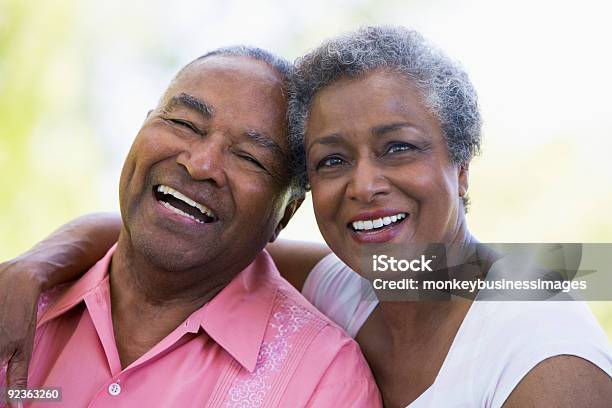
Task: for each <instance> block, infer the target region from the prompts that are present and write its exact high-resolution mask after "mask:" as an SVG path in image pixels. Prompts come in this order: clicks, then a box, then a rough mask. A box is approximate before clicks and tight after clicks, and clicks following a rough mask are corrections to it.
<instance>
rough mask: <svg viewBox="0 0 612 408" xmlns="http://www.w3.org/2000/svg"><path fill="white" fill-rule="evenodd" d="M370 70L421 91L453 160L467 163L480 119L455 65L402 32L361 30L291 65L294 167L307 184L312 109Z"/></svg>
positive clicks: (478, 135)
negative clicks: (398, 77)
mask: <svg viewBox="0 0 612 408" xmlns="http://www.w3.org/2000/svg"><path fill="white" fill-rule="evenodd" d="M374 69H388V70H392V71H394V72H398V73H400V74H403V75H405V76H406V77H407V78H408V79H410V80H411V81H413V82H414V83H415V84H416V85H417V86H418V88H419V89H420V90H421V92H423V96H424V103H425V105H426V106H427V107H428V108H429V110H430V111H431V112H432V113H433V114H434V115H435V116H436V117H437V118H438V119H439V121H440V124H441V128H442V131H443V132H444V136H445V138H446V144H447V147H448V152H449V156H450V158H451V160H452V161H453V162H455V163H457V164H464V163H467V162H469V161H470V160H471V159H472V158H473V157H474V156H475V155H477V154H478V153H479V152H480V144H481V118H480V112H479V110H478V103H477V96H476V91H475V90H474V87H473V85H472V83H471V82H470V80H469V78H468V76H467V73H466V72H465V71H464V69H463V68H462V67H461V65H459V63H458V62H456V61H454V60H452V59H451V58H449V57H448V56H446V55H445V54H444V53H443V52H442V51H441V50H439V49H438V48H435V47H433V46H432V45H430V44H429V43H428V42H427V41H426V40H425V39H424V38H423V37H422V36H421V35H420V34H419V33H418V32H416V31H414V30H410V29H407V28H403V27H388V26H374V27H363V28H361V29H359V30H357V31H355V32H352V33H348V34H344V35H341V36H338V37H335V38H333V39H331V40H328V41H327V42H325V43H323V44H322V45H321V46H319V47H318V48H316V49H314V50H313V51H311V52H309V53H308V54H306V55H304V56H303V57H301V58H298V60H297V61H296V63H295V66H294V72H293V76H292V82H291V86H290V98H289V112H288V115H289V129H290V141H291V146H292V153H293V157H292V159H293V161H294V163H293V164H294V166H296V168H297V173H298V175H299V177H300V180H301V183H303V185H304V186H306V185H307V182H308V181H307V176H306V164H305V156H304V147H303V146H304V135H305V132H306V122H307V119H308V111H309V108H310V104H311V102H312V100H313V98H314V97H315V95H316V94H317V92H319V91H320V90H321V89H323V88H325V87H326V86H327V85H329V84H331V83H332V82H334V81H336V80H338V79H340V78H343V77H356V76H359V75H363V74H364V73H366V72H368V71H371V70H374Z"/></svg>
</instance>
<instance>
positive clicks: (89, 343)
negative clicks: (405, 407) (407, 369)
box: [0, 247, 381, 407]
mask: <svg viewBox="0 0 612 408" xmlns="http://www.w3.org/2000/svg"><path fill="white" fill-rule="evenodd" d="M114 250H115V248H114V247H113V248H112V249H111V250H110V251H109V252H108V254H107V255H106V256H105V257H104V258H103V259H101V260H100V261H99V262H98V263H97V264H96V265H95V266H94V267H92V268H91V269H90V270H89V271H88V272H87V273H86V274H85V275H84V276H83V277H82V278H81V279H79V280H78V281H77V282H76V283H75V284H74V285H72V286H70V287H69V288H68V289H67V290H65V291H64V292H63V293H62V294H61V295H60V296H59V298H58V300H57V301H56V302H54V303H53V304H52V305H51V306H50V307H49V308H48V309H47V310H46V311H44V312H43V313H42V315H41V316H40V318H39V321H38V326H37V334H36V339H35V343H34V352H33V355H32V360H31V362H30V370H29V380H28V387H29V388H38V387H50V386H59V387H61V388H62V404H58V403H56V402H48V403H36V404H33V406H37V407H39V406H41V407H42V406H49V407H57V406H58V405H65V406H71V407H134V406H146V407H173V406H176V407H179V406H180V407H190V406H199V407H202V406H206V407H304V406H308V407H310V406H312V407H337V406H347V407H348V406H350V407H379V406H381V400H380V395H379V392H378V389H377V388H376V385H375V383H374V379H373V378H372V374H371V372H370V369H369V367H368V365H367V364H366V362H365V360H364V358H363V356H362V354H361V352H360V350H359V346H358V345H357V344H356V343H355V342H354V341H353V340H352V339H350V338H349V337H348V336H347V335H346V334H345V333H344V332H343V331H342V330H341V329H339V328H338V327H337V326H335V325H334V324H333V323H331V322H330V321H329V320H328V319H327V318H326V317H324V316H323V315H322V314H321V313H320V312H318V311H317V310H316V309H315V308H314V307H313V306H312V305H311V304H309V303H308V302H307V301H306V300H305V299H304V298H303V297H302V296H301V295H300V294H299V293H298V292H297V291H296V290H295V289H294V288H293V287H291V286H290V285H289V284H288V283H287V282H286V281H285V280H284V279H283V278H281V277H280V275H279V273H278V271H277V270H276V267H275V266H274V263H273V262H272V260H271V258H270V256H269V255H268V254H267V253H266V252H265V251H264V252H262V253H261V254H259V255H258V257H257V258H256V259H255V261H253V263H252V264H251V265H249V266H248V267H247V268H246V269H245V270H243V271H242V272H241V273H240V274H239V275H238V276H236V278H234V279H233V280H232V281H231V282H230V284H229V285H228V286H227V287H225V288H224V289H223V290H222V291H221V292H219V294H218V295H217V296H215V297H214V298H213V299H212V300H211V301H210V302H208V303H207V304H205V305H204V306H202V307H201V308H200V309H198V310H196V311H195V312H193V313H192V314H191V315H190V316H189V317H188V318H187V319H186V320H185V321H184V322H183V323H182V324H181V325H179V326H178V327H177V328H176V329H175V330H174V331H173V332H172V333H170V334H169V335H168V336H167V337H166V338H165V339H163V340H162V341H161V342H160V343H158V344H157V345H156V346H154V347H153V348H152V349H151V350H149V351H148V352H147V353H145V354H144V355H143V356H141V357H140V358H139V359H138V360H136V361H135V362H133V363H132V364H131V365H130V366H128V367H126V368H123V369H122V368H121V364H120V360H119V354H118V352H117V347H116V344H115V338H114V335H113V324H112V317H111V310H110V307H111V303H110V293H109V280H108V268H109V263H110V259H111V256H112V254H113V252H114ZM2 380H3V379H0V382H3V381H2Z"/></svg>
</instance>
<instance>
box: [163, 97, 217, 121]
mask: <svg viewBox="0 0 612 408" xmlns="http://www.w3.org/2000/svg"><path fill="white" fill-rule="evenodd" d="M176 106H183V107H185V108H187V109H191V110H194V111H196V112H198V113H199V114H200V115H202V116H203V117H204V118H205V119H210V118H212V117H213V115H214V110H213V109H212V107H211V106H209V105H208V104H207V103H206V102H204V101H203V100H202V99H199V98H196V97H195V96H192V95H189V94H186V93H184V92H181V93H180V94H178V95H174V96H173V97H172V98H170V100H169V101H168V103H166V106H164V110H166V111H171V110H172V109H174V108H175V107H176Z"/></svg>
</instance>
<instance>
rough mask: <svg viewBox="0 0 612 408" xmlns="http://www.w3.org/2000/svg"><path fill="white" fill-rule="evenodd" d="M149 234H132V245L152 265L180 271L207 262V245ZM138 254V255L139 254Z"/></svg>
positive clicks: (171, 270)
mask: <svg viewBox="0 0 612 408" xmlns="http://www.w3.org/2000/svg"><path fill="white" fill-rule="evenodd" d="M146 235H148V234H142V235H141V234H138V233H136V234H132V236H131V241H132V243H131V246H132V248H133V250H134V251H135V252H137V254H138V255H140V256H141V257H142V258H143V260H144V261H145V262H148V263H150V264H151V266H152V267H155V268H159V269H163V270H167V271H170V272H180V271H185V270H192V269H194V268H197V267H198V266H201V265H203V264H205V263H206V259H205V258H206V251H205V248H206V245H205V244H204V243H201V244H200V243H199V244H198V245H195V244H194V242H186V241H179V240H176V239H173V238H169V239H165V240H164V239H162V240H160V239H151V237H147V236H146ZM138 255H137V256H138Z"/></svg>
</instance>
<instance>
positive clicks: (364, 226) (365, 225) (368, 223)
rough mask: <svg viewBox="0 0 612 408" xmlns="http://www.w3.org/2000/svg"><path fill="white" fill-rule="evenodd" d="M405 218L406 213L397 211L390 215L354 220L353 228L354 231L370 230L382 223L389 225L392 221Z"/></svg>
mask: <svg viewBox="0 0 612 408" xmlns="http://www.w3.org/2000/svg"><path fill="white" fill-rule="evenodd" d="M404 218H406V213H399V214H395V215H391V216H389V217H382V218H376V219H375V220H365V221H355V222H353V229H354V230H356V231H361V230H366V231H367V230H371V229H375V228H380V227H382V226H384V225H390V224H393V223H394V222H397V221H400V220H402V219H404Z"/></svg>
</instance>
